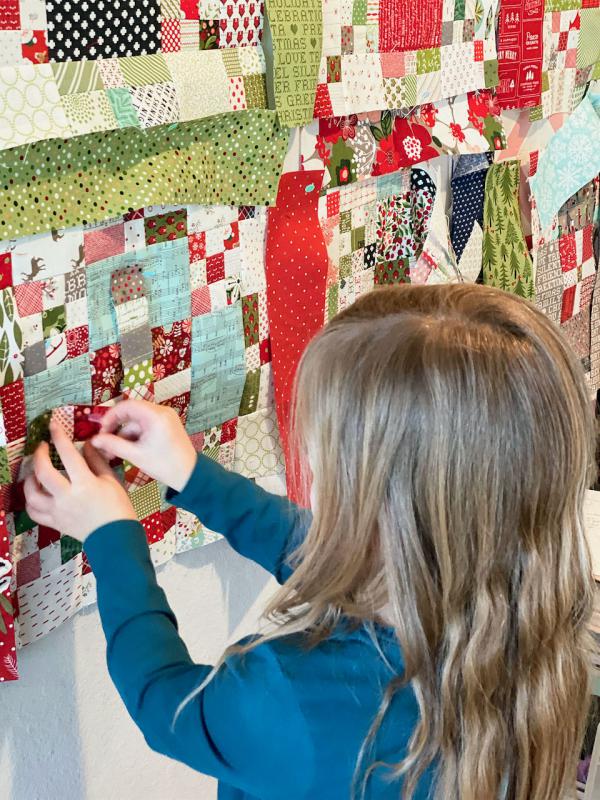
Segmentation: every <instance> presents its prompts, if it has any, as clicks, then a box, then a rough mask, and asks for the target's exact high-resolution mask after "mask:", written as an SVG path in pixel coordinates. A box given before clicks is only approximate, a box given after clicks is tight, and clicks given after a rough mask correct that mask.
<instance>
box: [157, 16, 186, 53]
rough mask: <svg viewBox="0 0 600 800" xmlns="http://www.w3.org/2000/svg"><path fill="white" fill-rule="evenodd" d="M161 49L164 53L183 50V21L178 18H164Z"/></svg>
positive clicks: (161, 28)
mask: <svg viewBox="0 0 600 800" xmlns="http://www.w3.org/2000/svg"><path fill="white" fill-rule="evenodd" d="M160 30H161V38H160V49H161V50H162V52H163V53H177V52H179V50H181V23H180V21H179V20H178V19H163V21H162V22H161V26H160Z"/></svg>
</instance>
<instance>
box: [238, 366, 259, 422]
mask: <svg viewBox="0 0 600 800" xmlns="http://www.w3.org/2000/svg"><path fill="white" fill-rule="evenodd" d="M259 389H260V369H253V370H251V371H250V372H247V373H246V382H245V383H244V389H243V391H242V399H241V400H240V417H245V416H246V415H247V414H253V413H254V412H255V411H256V409H257V408H258V390H259Z"/></svg>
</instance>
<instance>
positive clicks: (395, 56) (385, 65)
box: [380, 53, 406, 78]
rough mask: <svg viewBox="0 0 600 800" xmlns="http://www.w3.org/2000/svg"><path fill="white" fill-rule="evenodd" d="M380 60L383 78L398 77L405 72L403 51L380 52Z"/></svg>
mask: <svg viewBox="0 0 600 800" xmlns="http://www.w3.org/2000/svg"><path fill="white" fill-rule="evenodd" d="M380 61H381V71H382V73H383V77H384V78H399V77H401V76H402V75H404V74H405V73H406V69H405V66H404V53H382V54H381V57H380Z"/></svg>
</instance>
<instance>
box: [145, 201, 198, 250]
mask: <svg viewBox="0 0 600 800" xmlns="http://www.w3.org/2000/svg"><path fill="white" fill-rule="evenodd" d="M144 232H145V235H146V244H148V245H151V244H157V243H158V242H172V241H175V239H181V238H184V237H185V236H186V234H187V209H185V208H181V209H179V210H177V211H173V212H171V213H169V214H158V215H156V216H154V217H146V218H145V219H144ZM188 246H189V244H188Z"/></svg>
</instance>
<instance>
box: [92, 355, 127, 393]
mask: <svg viewBox="0 0 600 800" xmlns="http://www.w3.org/2000/svg"><path fill="white" fill-rule="evenodd" d="M90 358H91V365H92V403H94V404H96V403H105V402H106V401H107V400H112V399H113V398H114V397H118V396H119V395H120V394H121V381H122V380H123V364H122V363H121V348H120V346H119V345H118V344H110V345H107V347H101V348H100V349H99V350H96V352H95V353H92V354H91V356H90Z"/></svg>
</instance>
